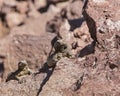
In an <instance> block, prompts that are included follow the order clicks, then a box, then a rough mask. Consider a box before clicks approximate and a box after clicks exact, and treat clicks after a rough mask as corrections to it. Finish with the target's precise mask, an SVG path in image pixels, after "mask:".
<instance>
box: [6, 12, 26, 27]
mask: <svg viewBox="0 0 120 96" xmlns="http://www.w3.org/2000/svg"><path fill="white" fill-rule="evenodd" d="M24 19H25V15H22V14H19V13H17V12H11V13H9V14H7V15H6V21H7V24H8V26H9V27H10V28H11V27H14V26H18V25H20V24H22V23H24Z"/></svg>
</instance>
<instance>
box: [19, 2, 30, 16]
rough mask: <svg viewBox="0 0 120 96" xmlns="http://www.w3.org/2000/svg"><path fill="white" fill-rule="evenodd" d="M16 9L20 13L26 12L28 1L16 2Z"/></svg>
mask: <svg viewBox="0 0 120 96" xmlns="http://www.w3.org/2000/svg"><path fill="white" fill-rule="evenodd" d="M17 10H18V11H19V12H20V13H22V14H24V13H26V12H27V11H28V10H29V7H28V2H26V1H22V2H18V3H17Z"/></svg>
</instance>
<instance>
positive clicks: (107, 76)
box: [0, 0, 120, 96]
mask: <svg viewBox="0 0 120 96" xmlns="http://www.w3.org/2000/svg"><path fill="white" fill-rule="evenodd" d="M14 1H15V0H14ZM49 1H50V3H49ZM59 1H60V0H47V2H46V5H44V6H45V8H44V7H43V6H42V8H41V7H40V5H39V6H38V5H36V4H35V3H34V2H27V0H26V1H24V2H27V3H28V5H29V4H32V5H31V7H30V6H29V8H33V9H32V10H34V11H36V12H39V11H40V13H39V16H38V17H36V16H35V17H34V16H33V17H32V16H31V17H30V16H28V15H29V12H31V11H28V13H25V15H26V16H28V17H29V18H27V19H26V20H25V21H24V22H25V24H24V25H22V26H17V27H15V28H12V29H11V31H10V33H9V35H6V36H5V37H4V36H3V37H4V38H2V39H1V42H0V46H1V47H0V76H1V77H3V78H4V75H5V74H7V73H9V72H11V71H14V70H15V69H16V64H17V62H18V61H19V60H20V59H26V60H28V61H29V66H30V67H31V68H32V69H33V71H39V72H38V74H37V75H35V76H34V75H30V76H26V77H25V78H24V79H25V81H26V82H24V83H23V84H18V82H17V81H10V82H7V83H6V82H4V81H2V80H1V83H0V95H1V96H8V94H9V96H120V10H119V9H120V6H119V5H120V3H119V2H120V0H114V1H113V0H89V2H88V4H87V7H86V8H85V10H83V12H81V9H82V5H83V3H82V2H81V1H83V0H71V1H69V2H68V5H67V6H66V7H65V8H63V7H62V8H60V7H59V8H58V9H59V10H60V11H51V10H53V9H54V8H57V7H58V5H57V4H58V3H59ZM61 1H63V0H61ZM20 2H21V1H18V3H20ZM51 3H53V5H52V6H54V7H53V9H50V8H51V7H50V6H51ZM60 3H61V2H60ZM62 3H64V2H62ZM49 4H50V5H49ZM73 5H74V6H73ZM79 5H80V6H79ZM35 6H36V7H35ZM37 6H38V7H39V8H40V10H39V8H38V7H37ZM1 7H3V6H1ZM4 7H6V6H4ZM7 8H11V7H10V6H7ZM36 9H37V10H36ZM12 10H14V8H12ZM41 10H42V11H41ZM8 11H9V12H11V10H7V11H6V12H5V14H8V13H9V12H8ZM14 11H15V10H14ZM2 12H3V13H4V10H3V11H2ZM7 12H8V13H7ZM18 13H19V12H18ZM81 13H82V14H83V16H82V14H81ZM19 14H21V13H19ZM55 14H57V15H55ZM54 15H55V16H54ZM2 16H3V17H1V19H2V21H1V26H3V25H4V26H5V27H6V28H8V26H7V25H6V24H7V22H6V21H5V18H4V14H2ZM2 24H3V25H2ZM45 28H46V30H47V32H49V31H50V32H51V33H46V30H45ZM54 33H55V34H54ZM59 35H61V37H62V38H64V39H66V41H68V43H69V44H70V46H71V47H72V48H73V49H72V50H73V51H74V52H75V55H76V58H73V59H68V58H62V59H61V60H60V61H58V62H57V64H56V67H55V69H54V68H49V69H47V68H46V69H45V70H42V69H41V67H42V66H43V64H44V63H45V62H46V58H47V56H48V54H49V52H50V49H51V47H52V46H51V45H53V44H54V41H55V38H57V37H59ZM55 36H57V37H55ZM53 38H54V39H53ZM57 39H58V38H57ZM41 70H42V71H41ZM81 76H83V78H82V79H81ZM4 79H5V78H4ZM78 81H79V82H78Z"/></svg>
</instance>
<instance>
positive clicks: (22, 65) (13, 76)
mask: <svg viewBox="0 0 120 96" xmlns="http://www.w3.org/2000/svg"><path fill="white" fill-rule="evenodd" d="M30 74H32V70H30V69H29V67H28V63H27V61H25V60H23V61H20V62H18V69H17V70H16V71H14V72H11V73H10V74H8V76H7V79H6V82H8V81H10V80H17V81H18V83H20V84H21V83H23V77H24V76H25V75H30Z"/></svg>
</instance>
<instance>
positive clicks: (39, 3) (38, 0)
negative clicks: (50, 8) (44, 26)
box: [34, 0, 47, 9]
mask: <svg viewBox="0 0 120 96" xmlns="http://www.w3.org/2000/svg"><path fill="white" fill-rule="evenodd" d="M46 5H47V1H46V0H35V1H34V6H35V8H36V9H40V8H43V7H45V6H46Z"/></svg>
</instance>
